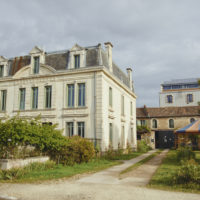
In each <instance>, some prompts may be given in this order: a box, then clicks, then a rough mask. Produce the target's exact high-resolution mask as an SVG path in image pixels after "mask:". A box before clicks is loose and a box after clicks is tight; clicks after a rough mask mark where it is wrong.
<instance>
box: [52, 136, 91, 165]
mask: <svg viewBox="0 0 200 200" xmlns="http://www.w3.org/2000/svg"><path fill="white" fill-rule="evenodd" d="M57 147H59V148H57ZM49 155H50V156H51V158H52V159H53V160H55V161H56V162H57V163H61V164H64V165H73V164H75V163H81V162H88V161H89V160H91V159H92V158H93V157H94V155H95V149H94V145H93V143H92V142H90V141H88V140H87V139H85V138H81V137H79V136H73V137H71V138H65V140H63V141H56V144H54V145H52V148H51V149H50V151H49Z"/></svg>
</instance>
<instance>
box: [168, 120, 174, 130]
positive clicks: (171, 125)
mask: <svg viewBox="0 0 200 200" xmlns="http://www.w3.org/2000/svg"><path fill="white" fill-rule="evenodd" d="M169 128H174V120H173V119H170V120H169Z"/></svg>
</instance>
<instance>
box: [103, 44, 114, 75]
mask: <svg viewBox="0 0 200 200" xmlns="http://www.w3.org/2000/svg"><path fill="white" fill-rule="evenodd" d="M104 44H105V48H106V51H107V55H108V66H109V70H110V71H111V72H112V71H113V68H112V48H113V45H112V43H111V42H105V43H104Z"/></svg>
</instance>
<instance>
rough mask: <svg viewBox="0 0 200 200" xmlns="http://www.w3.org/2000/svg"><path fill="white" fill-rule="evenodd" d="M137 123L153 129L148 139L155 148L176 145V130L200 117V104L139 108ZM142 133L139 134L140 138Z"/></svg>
mask: <svg viewBox="0 0 200 200" xmlns="http://www.w3.org/2000/svg"><path fill="white" fill-rule="evenodd" d="M136 112H137V125H139V126H141V125H144V126H147V127H148V128H150V129H151V133H150V134H146V136H147V138H146V139H147V140H148V141H149V143H150V145H151V146H152V147H154V148H169V147H173V146H174V130H177V129H179V128H182V127H184V126H186V125H188V124H189V123H191V122H193V121H195V120H197V119H200V106H189V107H165V108H148V107H146V106H144V107H143V108H137V111H136ZM140 138H141V135H138V139H140Z"/></svg>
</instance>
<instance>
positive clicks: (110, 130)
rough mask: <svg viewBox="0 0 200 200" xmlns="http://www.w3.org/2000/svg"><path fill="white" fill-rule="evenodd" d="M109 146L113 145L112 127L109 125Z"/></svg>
mask: <svg viewBox="0 0 200 200" xmlns="http://www.w3.org/2000/svg"><path fill="white" fill-rule="evenodd" d="M109 145H111V146H112V145H113V126H112V123H109Z"/></svg>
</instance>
